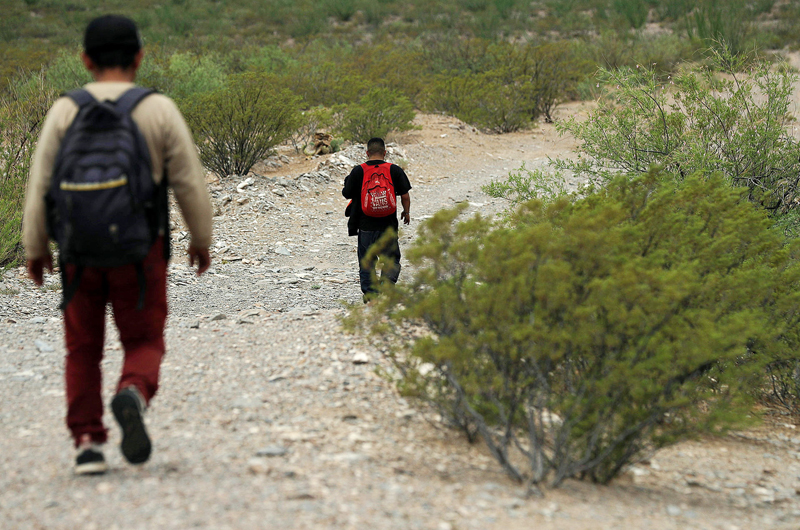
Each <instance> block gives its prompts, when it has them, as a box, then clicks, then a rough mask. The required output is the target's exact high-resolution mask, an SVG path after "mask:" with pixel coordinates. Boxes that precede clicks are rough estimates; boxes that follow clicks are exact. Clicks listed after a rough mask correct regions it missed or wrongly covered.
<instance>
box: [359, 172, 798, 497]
mask: <svg viewBox="0 0 800 530" xmlns="http://www.w3.org/2000/svg"><path fill="white" fill-rule="evenodd" d="M747 193H748V190H747V189H744V190H743V189H741V188H732V187H731V186H730V185H729V184H728V183H727V182H726V180H725V179H724V178H723V177H721V176H719V175H712V176H689V177H687V178H686V179H685V180H684V181H682V182H676V181H675V179H673V178H672V176H671V175H668V174H660V173H658V172H650V173H647V174H645V175H641V176H638V177H635V178H629V177H627V176H621V177H617V178H614V179H612V180H610V181H609V182H608V183H607V186H606V187H605V188H603V189H601V190H598V191H597V193H594V194H591V195H589V196H587V197H586V198H584V199H580V200H576V201H570V200H567V199H565V198H562V199H560V200H556V201H553V202H551V203H549V204H545V203H542V202H541V201H532V202H529V203H527V204H525V205H524V206H523V207H521V208H520V209H519V210H518V211H516V212H515V214H514V215H513V216H512V218H511V219H510V222H509V223H505V224H501V225H493V224H492V223H491V222H490V221H488V220H486V219H484V218H482V217H480V216H479V215H476V216H474V217H472V218H470V219H467V220H464V221H461V222H457V217H458V215H459V213H460V212H462V211H463V210H464V207H463V206H462V207H458V208H456V209H453V210H446V211H442V212H439V213H437V214H436V215H435V216H434V217H433V218H432V219H430V220H428V221H426V222H425V223H423V224H422V225H421V227H420V230H419V234H418V239H417V241H416V242H415V243H414V244H413V246H412V248H411V249H409V250H408V251H407V252H406V255H407V257H408V260H409V262H410V263H411V264H412V265H413V266H414V268H415V273H414V276H413V278H411V279H410V280H409V281H408V282H407V283H403V284H398V285H396V286H385V288H384V289H383V296H381V297H380V298H378V299H377V300H376V301H375V302H374V305H373V306H372V307H366V308H365V307H355V306H354V307H353V308H352V309H351V313H350V315H349V317H348V321H347V322H348V324H349V325H351V326H353V327H355V328H357V329H358V328H359V326H364V328H365V329H369V330H371V331H372V332H374V333H375V337H376V340H377V341H379V342H380V344H382V345H383V346H384V347H385V346H386V345H391V344H394V345H397V348H396V349H395V350H393V351H392V352H391V354H390V358H391V359H393V361H394V363H395V367H396V369H397V372H396V376H397V378H398V383H399V384H400V387H401V388H402V389H403V391H404V392H405V393H407V394H409V395H412V396H418V397H420V398H423V399H425V400H428V401H429V402H431V403H433V404H434V405H435V406H437V407H438V409H439V411H440V412H441V413H442V414H443V416H444V417H446V418H448V419H449V420H450V421H451V422H452V424H453V425H456V426H459V427H461V428H463V429H464V430H465V431H466V432H467V433H468V434H469V435H470V436H471V437H474V436H479V437H480V438H481V439H482V440H483V441H484V442H485V443H486V444H487V446H488V448H489V450H490V451H491V452H492V454H493V455H494V456H495V458H496V459H497V460H498V461H499V462H500V463H501V464H502V466H503V467H504V469H505V470H506V471H507V472H508V474H509V475H510V476H512V477H513V478H515V479H517V480H520V481H527V482H529V483H531V484H537V483H541V482H544V481H549V482H550V483H552V484H554V485H558V484H560V483H561V482H562V481H563V480H564V479H565V478H567V477H582V478H588V479H591V480H593V481H597V482H601V483H605V482H608V481H609V480H611V479H612V478H613V477H614V476H616V475H617V474H618V473H619V472H620V470H621V469H623V468H624V466H625V465H627V464H629V463H631V462H633V461H635V460H636V459H637V458H640V457H641V456H642V455H643V453H645V452H647V451H648V450H651V449H654V448H658V447H661V446H664V445H667V444H670V443H673V442H676V441H678V440H681V439H684V438H687V437H690V436H694V435H696V434H698V433H704V432H719V431H720V429H724V428H726V427H730V426H732V425H736V424H737V423H738V422H740V421H742V420H743V419H744V418H745V417H747V416H748V414H749V412H750V405H751V404H752V402H751V401H750V399H751V398H752V396H753V395H754V392H753V389H754V388H755V387H757V386H758V384H759V383H760V382H763V377H761V375H760V374H761V372H760V369H761V366H760V365H758V363H756V362H754V361H752V360H751V359H752V351H751V350H750V348H749V346H750V345H751V344H757V345H762V344H763V345H767V344H771V343H774V341H775V340H777V339H778V337H779V336H780V335H781V334H782V333H784V332H786V327H785V325H784V322H785V321H782V320H780V319H777V320H776V319H775V318H774V315H775V314H776V311H775V310H774V309H773V306H781V307H784V308H785V307H788V303H789V302H791V303H792V304H794V305H795V306H796V305H797V296H794V298H793V299H792V300H783V301H779V295H780V294H781V293H782V292H784V291H782V290H781V289H784V288H783V287H782V282H784V281H785V279H786V274H785V273H786V271H789V270H791V271H793V272H792V274H793V275H796V273H797V271H798V267H797V265H796V261H794V260H793V256H794V255H795V254H793V253H791V252H787V251H786V249H785V247H784V240H783V238H782V235H781V234H780V233H778V232H777V231H775V230H773V229H771V228H770V221H769V219H768V218H767V215H766V214H765V212H764V211H763V210H760V209H758V208H757V207H754V206H753V205H752V204H750V203H749V202H747V201H745V200H742V198H743V196H746V195H747ZM464 206H465V205H464ZM793 281H794V283H793V284H792V285H791V288H790V289H795V290H796V289H797V285H798V282H797V281H796V280H793ZM790 289H785V291H789V290H790ZM781 304H784V305H781Z"/></svg>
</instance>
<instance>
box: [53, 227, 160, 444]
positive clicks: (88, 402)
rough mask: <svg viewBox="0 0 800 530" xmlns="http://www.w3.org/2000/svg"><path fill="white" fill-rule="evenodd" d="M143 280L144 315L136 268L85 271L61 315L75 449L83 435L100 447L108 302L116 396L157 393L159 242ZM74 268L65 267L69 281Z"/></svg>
mask: <svg viewBox="0 0 800 530" xmlns="http://www.w3.org/2000/svg"><path fill="white" fill-rule="evenodd" d="M144 274H145V278H146V290H145V302H144V307H143V309H141V310H140V309H137V307H136V306H137V303H138V301H139V282H138V278H137V273H136V267H135V266H134V265H126V266H124V267H114V268H94V267H86V268H85V269H84V270H83V274H82V277H81V279H80V283H79V287H78V290H77V292H76V293H75V296H74V297H73V298H72V300H70V302H69V304H67V308H66V310H65V311H64V328H65V332H66V343H67V359H66V380H67V427H69V430H70V431H71V432H72V437H73V438H74V439H75V443H76V445H77V443H78V440H79V439H80V437H81V436H82V435H84V434H89V435H91V437H92V441H94V442H96V443H103V442H105V441H106V438H107V432H106V428H105V427H104V426H103V398H102V394H101V389H102V384H101V380H102V375H101V371H100V362H101V361H102V360H103V343H104V341H105V337H104V335H105V316H106V305H107V304H108V303H109V302H111V308H112V310H113V314H114V321H115V323H116V325H117V328H118V329H119V334H120V339H121V340H122V346H123V348H124V350H125V358H124V362H123V366H122V376H121V377H120V380H119V384H118V385H117V390H118V391H119V390H121V389H122V388H125V387H127V386H131V385H133V386H135V387H136V388H137V389H138V390H139V391H140V392H141V394H142V396H144V398H145V400H146V401H148V402H149V401H150V398H152V397H153V395H155V393H156V390H157V389H158V372H159V368H160V366H161V358H162V357H163V356H164V351H165V350H164V324H165V322H166V319H167V261H166V259H165V257H164V244H163V241H162V240H161V239H159V240H158V241H157V242H156V244H155V245H153V248H152V249H151V250H150V254H149V255H148V256H147V258H146V259H145V262H144ZM74 276H75V267H73V266H69V265H68V266H67V278H68V281H71V280H72V279H73V278H74Z"/></svg>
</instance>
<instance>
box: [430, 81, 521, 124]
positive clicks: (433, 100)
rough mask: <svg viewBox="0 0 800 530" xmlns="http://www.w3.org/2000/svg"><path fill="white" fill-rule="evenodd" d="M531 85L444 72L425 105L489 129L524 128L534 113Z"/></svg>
mask: <svg viewBox="0 0 800 530" xmlns="http://www.w3.org/2000/svg"><path fill="white" fill-rule="evenodd" d="M534 98H535V94H534V87H533V86H532V85H531V84H530V83H527V84H525V85H524V90H523V89H520V87H519V86H515V85H514V84H509V83H507V82H505V78H504V77H503V76H499V75H496V74H487V73H481V74H470V73H467V74H461V75H452V74H444V75H441V76H439V79H438V81H437V82H436V84H435V85H434V86H433V87H432V90H431V92H430V95H429V100H428V104H427V107H428V108H429V109H431V110H434V111H437V112H443V113H445V114H449V115H451V116H455V117H457V118H459V119H460V120H462V121H465V122H467V123H469V124H471V125H474V126H475V127H478V128H480V129H483V130H485V131H489V132H496V133H507V132H513V131H517V130H519V129H522V128H525V127H527V126H528V125H529V124H530V122H531V113H532V112H535V111H534V108H535V101H534Z"/></svg>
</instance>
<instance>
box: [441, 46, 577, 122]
mask: <svg viewBox="0 0 800 530" xmlns="http://www.w3.org/2000/svg"><path fill="white" fill-rule="evenodd" d="M575 52H576V50H575V48H574V46H573V45H572V44H571V43H566V42H561V43H558V44H543V45H526V46H516V45H511V44H494V45H490V44H488V43H486V42H485V41H481V40H473V41H469V42H467V43H465V44H463V45H462V46H461V53H455V54H454V55H452V56H451V55H450V52H430V55H429V56H430V58H431V59H432V60H436V61H437V62H438V63H439V64H441V65H450V66H454V67H457V68H458V69H457V70H448V71H445V72H443V73H441V74H439V76H438V78H437V80H436V82H435V83H434V85H433V87H432V89H431V90H430V92H429V97H428V102H427V107H428V108H429V109H431V110H434V111H437V112H444V113H447V114H450V115H453V116H456V117H457V118H459V119H461V120H463V121H465V122H467V123H470V124H472V125H474V126H476V127H479V128H481V129H484V130H487V131H491V132H497V133H506V132H513V131H517V130H519V129H523V128H525V127H527V126H528V125H529V124H530V123H531V122H532V121H534V120H535V119H537V118H538V117H539V116H542V115H543V116H544V117H545V120H546V121H548V122H550V121H552V119H553V118H552V116H553V111H554V110H555V108H556V106H557V105H558V104H559V103H561V102H562V101H565V100H568V99H570V98H572V97H574V96H575V95H576V93H577V87H578V83H579V81H580V80H581V79H583V78H584V77H585V76H586V75H587V74H588V68H587V66H588V64H587V63H586V62H585V61H583V60H580V59H578V58H577V54H576V53H575Z"/></svg>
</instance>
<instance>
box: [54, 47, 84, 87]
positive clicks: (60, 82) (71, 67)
mask: <svg viewBox="0 0 800 530" xmlns="http://www.w3.org/2000/svg"><path fill="white" fill-rule="evenodd" d="M45 77H46V80H47V84H48V85H50V86H51V87H53V90H55V91H56V92H58V93H64V92H68V91H70V90H74V89H76V88H78V87H81V86H83V85H85V84H86V83H89V82H91V81H92V76H91V74H90V73H89V71H88V70H86V67H85V66H84V65H83V61H81V58H80V52H79V51H78V50H77V49H71V50H62V51H61V52H60V53H59V54H58V56H57V57H56V58H55V60H53V61H52V62H51V63H50V64H49V65H48V66H47V68H46V69H45Z"/></svg>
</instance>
